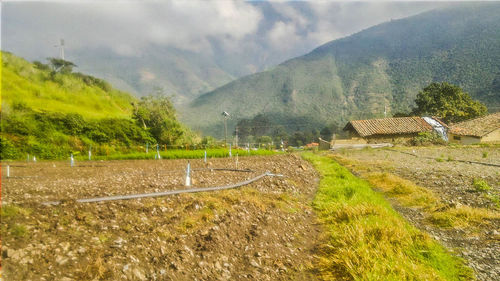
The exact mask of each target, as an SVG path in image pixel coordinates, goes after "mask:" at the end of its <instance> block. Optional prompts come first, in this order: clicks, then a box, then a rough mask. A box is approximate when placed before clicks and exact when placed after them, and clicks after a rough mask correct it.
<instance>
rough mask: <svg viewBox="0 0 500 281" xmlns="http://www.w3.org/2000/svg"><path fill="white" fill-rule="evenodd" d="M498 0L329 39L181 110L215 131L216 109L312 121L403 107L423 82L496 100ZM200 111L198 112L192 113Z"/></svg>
mask: <svg viewBox="0 0 500 281" xmlns="http://www.w3.org/2000/svg"><path fill="white" fill-rule="evenodd" d="M499 15H500V4H498V3H482V4H468V5H455V6H454V7H452V8H447V9H442V10H435V11H431V12H426V13H423V14H420V15H417V16H413V17H409V18H405V19H401V20H394V21H391V22H387V23H384V24H381V25H378V26H375V27H372V28H369V29H367V30H364V31H362V32H359V33H357V34H354V35H352V36H349V37H346V38H343V39H339V40H335V41H332V42H329V43H327V44H325V45H323V46H321V47H319V48H317V49H316V50H314V51H312V52H311V53H309V54H307V55H305V56H302V57H298V58H295V59H292V60H289V61H287V62H285V63H283V64H280V65H278V66H276V67H275V68H274V69H271V70H269V71H266V72H261V73H257V74H254V75H250V76H246V77H243V78H241V79H238V80H236V81H234V82H232V83H229V84H226V85H224V86H222V87H220V88H218V89H216V90H214V91H212V92H209V93H207V94H205V95H202V96H200V97H199V98H197V99H196V100H195V101H193V102H192V103H191V104H190V106H189V107H188V108H186V109H184V110H183V117H182V118H183V120H185V122H187V123H188V124H189V125H191V126H192V127H193V128H194V129H199V130H202V131H204V132H205V133H217V132H220V131H221V130H218V131H215V129H216V128H217V127H216V126H217V124H218V123H221V118H220V116H219V115H220V112H221V111H222V110H225V111H228V112H230V113H232V116H233V119H232V120H231V121H230V123H232V124H234V123H236V121H237V120H238V119H240V118H249V117H252V116H254V115H256V114H259V113H264V114H268V115H276V114H278V115H280V116H282V118H281V119H284V120H285V119H286V118H285V117H288V118H291V117H297V116H302V117H305V118H308V119H311V120H315V121H316V122H320V123H329V122H337V123H345V122H346V121H347V120H349V119H353V118H354V119H357V118H370V117H380V116H383V112H384V106H385V105H387V106H388V111H389V114H390V113H395V112H399V111H408V110H409V109H410V108H411V107H412V106H413V100H414V98H415V96H416V94H417V93H418V91H419V90H421V89H422V88H423V87H425V86H427V85H428V84H429V83H431V82H433V81H437V82H439V81H448V82H450V83H452V84H456V85H459V86H461V87H462V88H464V89H465V91H467V92H469V93H470V94H471V95H472V97H473V98H475V99H479V100H480V101H482V102H485V103H486V104H488V106H489V107H490V110H495V109H497V108H498V106H499V105H500V95H499V92H500V16H499ZM196 112H203V114H195V113H196Z"/></svg>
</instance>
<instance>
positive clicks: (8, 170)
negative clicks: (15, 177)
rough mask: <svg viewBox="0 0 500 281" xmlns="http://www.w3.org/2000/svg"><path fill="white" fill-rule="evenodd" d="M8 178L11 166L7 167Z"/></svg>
mask: <svg viewBox="0 0 500 281" xmlns="http://www.w3.org/2000/svg"><path fill="white" fill-rule="evenodd" d="M7 178H10V166H9V165H7Z"/></svg>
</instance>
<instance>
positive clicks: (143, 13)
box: [1, 1, 443, 68]
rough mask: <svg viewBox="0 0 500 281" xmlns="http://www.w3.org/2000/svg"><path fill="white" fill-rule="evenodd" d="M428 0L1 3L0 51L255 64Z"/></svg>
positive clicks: (412, 10)
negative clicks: (173, 54)
mask: <svg viewBox="0 0 500 281" xmlns="http://www.w3.org/2000/svg"><path fill="white" fill-rule="evenodd" d="M439 5H443V4H438V3H433V2H384V3H375V2H365V3H360V2H356V3H348V2H332V1H314V2H286V1H271V2H243V1H59V2H47V1H44V2H22V1H4V2H3V3H2V36H1V37H2V38H1V39H2V42H1V47H2V50H7V51H12V52H14V53H16V54H18V55H20V56H23V57H26V58H27V59H29V60H34V59H44V58H46V57H48V56H57V54H58V50H57V48H55V47H54V45H56V44H57V43H58V41H59V38H64V39H65V42H66V52H67V54H68V56H71V52H72V50H73V51H76V50H79V49H85V48H106V49H109V50H111V51H112V52H114V53H115V54H117V55H120V56H124V57H127V56H140V55H141V54H142V52H144V51H145V50H147V49H148V46H151V45H156V46H166V47H173V48H177V49H180V50H188V51H193V52H197V53H203V54H207V55H219V56H220V55H221V53H222V54H224V55H240V54H245V55H247V56H248V54H251V55H250V56H249V60H254V61H255V62H256V67H257V68H259V67H261V66H263V65H264V66H265V65H266V64H267V65H269V64H275V63H278V62H280V61H282V60H285V59H288V58H291V57H293V56H297V55H301V54H304V53H306V52H309V51H310V50H312V49H313V48H315V47H317V46H319V45H320V44H323V43H326V42H328V41H330V40H333V39H337V38H340V37H344V36H346V35H349V34H352V33H355V32H357V31H360V30H362V29H364V28H367V27H369V26H372V25H375V24H378V23H381V22H384V21H388V20H390V19H396V18H401V17H405V16H408V15H413V14H417V13H419V12H422V11H425V10H428V9H432V8H435V7H437V6H439Z"/></svg>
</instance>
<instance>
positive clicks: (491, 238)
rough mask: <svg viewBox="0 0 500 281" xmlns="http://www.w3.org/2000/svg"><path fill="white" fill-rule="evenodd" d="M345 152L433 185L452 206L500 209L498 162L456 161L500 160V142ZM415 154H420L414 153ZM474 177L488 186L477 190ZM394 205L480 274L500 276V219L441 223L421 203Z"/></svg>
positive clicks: (375, 166)
mask: <svg viewBox="0 0 500 281" xmlns="http://www.w3.org/2000/svg"><path fill="white" fill-rule="evenodd" d="M337 153H338V154H339V155H341V156H343V157H347V158H348V159H354V160H358V161H362V162H363V163H365V164H367V165H369V166H370V169H371V170H372V171H379V172H390V173H393V174H396V175H398V176H400V177H403V178H406V179H408V180H411V181H413V182H415V183H416V184H418V185H420V186H423V187H426V188H429V189H430V190H432V191H433V192H434V193H435V194H437V195H438V196H439V197H440V200H441V201H443V202H444V203H446V204H448V205H449V206H460V205H465V206H471V207H474V208H486V209H488V210H491V211H493V212H497V213H498V212H500V205H499V203H498V201H497V200H498V198H499V197H500V168H499V167H496V166H488V165H480V164H471V163H463V162H457V161H454V160H466V161H477V162H484V163H490V164H500V149H499V148H498V147H466V148H463V147H456V148H455V147H427V148H396V149H395V150H390V149H364V150H345V151H340V152H337ZM408 153H410V154H415V155H416V156H413V155H410V154H408ZM474 180H476V181H477V180H483V181H485V182H486V183H487V184H488V185H489V187H490V189H489V190H488V191H482V192H480V191H478V190H476V187H475V186H474V184H473V182H474ZM393 206H394V207H395V208H396V209H397V210H398V212H400V213H401V214H402V215H403V216H404V217H405V218H406V219H407V220H409V221H410V222H412V223H413V224H414V225H416V226H417V227H419V228H420V229H422V230H424V231H426V232H427V233H429V234H431V235H432V236H433V237H434V238H435V239H436V240H439V241H441V242H442V243H443V244H444V245H446V246H447V247H448V248H450V249H452V250H454V251H455V252H456V253H457V254H458V255H460V256H462V257H464V258H465V259H466V260H467V261H468V263H469V265H470V266H471V267H472V268H473V269H474V270H475V272H476V274H477V277H478V279H479V280H500V258H499V253H500V220H491V221H488V222H485V224H484V225H481V226H479V230H477V229H474V230H472V229H463V228H462V229H461V228H440V227H436V226H435V225H431V224H429V223H428V222H427V220H426V218H427V214H426V213H424V212H423V211H422V210H420V209H417V208H406V207H402V206H399V205H398V203H397V202H395V201H393Z"/></svg>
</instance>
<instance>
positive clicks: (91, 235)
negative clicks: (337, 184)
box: [1, 155, 324, 280]
mask: <svg viewBox="0 0 500 281" xmlns="http://www.w3.org/2000/svg"><path fill="white" fill-rule="evenodd" d="M238 160H239V161H238V167H237V168H238V169H251V170H252V171H253V172H237V171H219V170H212V169H207V168H236V161H235V158H231V159H229V158H226V159H211V160H210V163H208V164H207V165H205V164H204V163H203V161H202V160H191V167H192V168H193V174H192V177H193V180H194V183H193V186H194V187H203V186H220V185H226V184H231V183H236V182H241V181H243V180H246V179H249V178H252V177H255V176H256V175H259V174H262V173H264V172H265V171H271V172H273V173H277V174H283V176H284V177H265V178H263V179H261V180H259V181H257V182H254V183H252V184H250V185H247V186H244V187H240V188H237V189H231V190H225V191H216V192H206V193H195V194H194V193H193V194H181V195H173V196H167V197H160V198H147V199H138V200H123V201H111V202H102V203H76V202H75V201H74V200H76V199H80V198H88V197H98V196H108V195H119V194H136V193H143V192H159V191H166V190H174V189H184V188H186V187H184V186H183V184H184V180H185V168H186V164H187V160H156V161H154V160H137V161H100V162H79V163H77V166H76V167H69V163H68V162H62V161H58V162H39V163H23V162H18V163H9V164H10V169H11V170H10V175H11V178H8V179H7V178H5V177H4V178H3V180H2V201H3V207H4V211H5V212H8V213H4V215H3V216H2V221H1V230H2V266H3V278H4V279H5V280H93V279H108V280H125V279H128V280H229V279H231V280H233V279H234V280H291V279H292V280H293V279H295V280H314V279H315V277H314V276H315V272H313V268H314V266H313V265H314V262H315V255H314V254H315V251H316V249H317V247H318V245H319V243H321V242H320V241H322V239H324V238H322V237H321V235H320V233H321V229H320V228H319V226H318V225H317V224H316V218H315V216H314V214H313V211H312V208H311V207H310V202H311V199H312V196H313V195H314V192H315V190H316V188H317V183H318V176H317V174H316V172H315V171H314V169H313V168H312V167H311V166H310V165H309V164H308V163H307V162H305V161H303V160H301V159H300V158H299V157H297V156H294V155H279V156H266V157H240V158H239V159H238ZM5 165H6V163H3V165H2V172H3V175H4V176H5ZM54 200H63V203H62V204H60V205H57V206H45V205H43V204H41V203H42V202H45V201H54Z"/></svg>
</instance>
